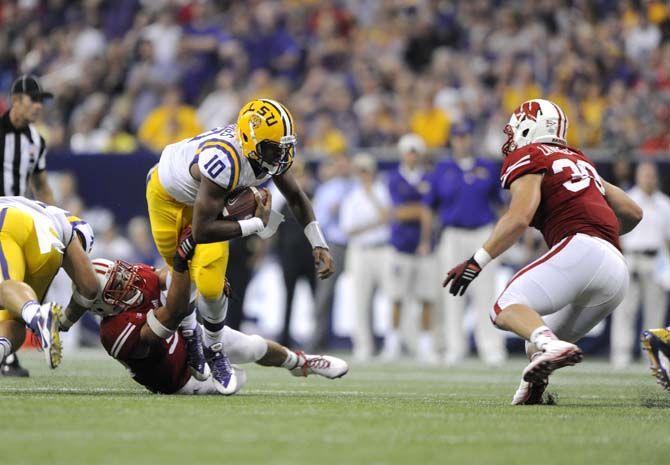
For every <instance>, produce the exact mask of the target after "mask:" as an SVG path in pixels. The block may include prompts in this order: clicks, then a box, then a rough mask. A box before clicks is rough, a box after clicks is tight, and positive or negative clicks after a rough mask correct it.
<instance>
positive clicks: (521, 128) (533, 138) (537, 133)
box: [502, 99, 568, 156]
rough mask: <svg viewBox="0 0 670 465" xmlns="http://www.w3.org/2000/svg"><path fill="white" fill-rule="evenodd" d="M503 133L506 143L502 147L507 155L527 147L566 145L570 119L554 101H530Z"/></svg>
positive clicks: (515, 115)
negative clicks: (540, 144) (542, 144)
mask: <svg viewBox="0 0 670 465" xmlns="http://www.w3.org/2000/svg"><path fill="white" fill-rule="evenodd" d="M504 132H505V134H507V141H506V142H505V143H504V144H503V146H502V153H503V155H504V156H507V155H509V154H510V153H511V152H513V151H515V150H516V149H518V148H521V147H523V146H524V145H528V144H534V143H547V144H561V145H567V142H566V140H565V135H566V134H567V132H568V118H567V117H566V116H565V113H564V112H563V110H561V108H560V107H559V106H558V105H556V104H555V103H554V102H550V101H549V100H543V99H534V100H528V101H527V102H524V103H522V104H521V106H520V107H518V108H517V109H516V110H514V113H512V116H511V117H510V119H509V123H507V126H505V129H504Z"/></svg>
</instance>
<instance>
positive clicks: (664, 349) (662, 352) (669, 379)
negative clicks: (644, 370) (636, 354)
mask: <svg viewBox="0 0 670 465" xmlns="http://www.w3.org/2000/svg"><path fill="white" fill-rule="evenodd" d="M640 340H641V342H642V350H644V351H645V352H646V353H647V357H648V358H649V364H650V365H649V368H650V369H651V374H652V375H654V376H655V377H656V381H657V382H658V384H660V385H661V387H662V388H663V389H665V390H666V391H670V326H669V327H667V328H658V329H647V330H645V331H642V336H641V337H640Z"/></svg>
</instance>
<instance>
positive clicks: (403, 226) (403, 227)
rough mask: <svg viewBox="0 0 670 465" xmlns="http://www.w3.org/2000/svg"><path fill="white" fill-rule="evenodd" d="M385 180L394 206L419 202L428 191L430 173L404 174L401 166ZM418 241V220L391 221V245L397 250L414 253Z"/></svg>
mask: <svg viewBox="0 0 670 465" xmlns="http://www.w3.org/2000/svg"><path fill="white" fill-rule="evenodd" d="M417 174H419V173H417ZM412 178H415V179H412ZM387 182H388V188H389V194H390V195H391V203H392V204H393V206H394V207H398V206H401V205H403V204H408V203H420V202H422V200H423V198H424V197H425V196H426V195H427V194H428V192H429V191H430V173H423V174H420V175H419V176H411V175H407V174H406V170H404V169H403V167H402V166H400V167H399V168H397V169H395V170H393V171H391V172H390V173H389V175H388V178H387ZM420 241H421V224H420V223H419V221H394V222H392V223H391V245H392V246H393V247H394V248H395V249H396V250H397V251H398V252H403V253H408V254H413V253H416V249H417V247H418V246H419V242H420Z"/></svg>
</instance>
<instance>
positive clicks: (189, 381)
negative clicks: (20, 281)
mask: <svg viewBox="0 0 670 465" xmlns="http://www.w3.org/2000/svg"><path fill="white" fill-rule="evenodd" d="M93 265H94V268H95V270H96V272H97V273H98V276H99V280H100V284H101V289H102V291H101V293H100V296H99V298H98V301H97V302H96V304H94V305H93V307H92V309H91V310H92V311H94V312H96V313H99V314H102V315H104V318H103V320H102V323H101V325H100V338H101V340H102V344H103V346H104V347H105V349H106V350H107V352H108V353H109V354H110V355H111V356H112V357H114V358H115V359H117V360H118V361H119V362H121V363H122V364H123V365H125V366H126V367H128V368H129V370H130V371H131V373H132V376H133V378H134V379H135V381H137V382H138V383H140V384H142V385H143V386H145V387H146V388H147V389H149V390H150V391H152V392H157V393H163V394H217V393H221V394H233V393H235V392H237V391H239V389H240V388H241V387H242V385H243V384H244V382H245V380H246V376H245V375H244V372H243V370H239V369H236V374H237V385H236V386H235V388H234V390H233V391H232V392H231V391H228V392H224V391H222V389H221V388H222V386H220V385H218V384H219V383H217V382H216V381H214V378H213V377H211V376H210V375H209V373H208V370H206V369H205V370H203V369H202V367H201V366H200V365H199V360H202V358H199V357H189V355H190V354H189V350H188V347H187V346H188V344H187V341H186V340H185V339H187V338H185V337H184V333H185V332H187V331H191V332H197V333H200V327H199V326H198V323H197V321H196V318H195V311H193V312H191V313H190V314H189V315H187V316H186V318H183V316H184V315H183V314H180V312H179V311H175V306H180V307H182V308H187V309H188V308H189V305H188V299H186V300H178V299H176V297H177V296H183V295H186V296H189V295H190V280H189V277H188V268H187V267H183V268H181V269H180V268H179V267H177V266H175V267H174V271H175V272H174V273H173V275H172V285H171V286H167V285H166V284H167V276H168V273H167V268H163V269H160V270H155V269H154V268H153V267H151V266H148V265H143V264H134V265H131V264H128V263H126V262H123V261H121V260H117V261H115V262H112V261H110V260H105V259H96V260H93ZM166 287H169V291H168V295H167V301H166V304H165V306H161V291H162V290H164V289H166ZM227 292H228V293H229V290H227ZM166 311H167V312H168V313H172V314H173V317H172V318H168V319H165V318H161V321H157V319H156V315H157V314H158V312H166ZM166 321H167V322H166ZM180 321H181V324H180V323H179V322H180ZM177 325H179V326H180V329H179V330H176V331H175V330H171V329H169V327H171V328H176V327H177ZM200 340H201V339H200ZM223 345H224V347H225V348H226V352H227V354H228V357H229V359H230V360H231V361H232V362H234V363H250V362H256V363H258V364H260V365H264V366H276V367H284V368H287V369H288V370H290V371H291V373H292V374H293V375H294V376H308V375H310V374H318V375H321V376H324V377H327V378H331V379H332V378H339V377H341V376H344V375H345V374H346V373H347V371H348V366H347V364H346V362H345V361H344V360H341V359H339V358H336V357H332V356H328V355H323V356H321V355H308V354H304V353H302V352H294V351H292V350H289V349H288V348H286V347H283V346H281V345H279V344H278V343H276V342H273V341H267V340H265V339H263V338H262V337H260V336H257V335H251V336H250V335H246V334H243V333H240V332H238V331H235V330H233V329H230V328H228V327H224V344H223ZM205 368H206V365H205Z"/></svg>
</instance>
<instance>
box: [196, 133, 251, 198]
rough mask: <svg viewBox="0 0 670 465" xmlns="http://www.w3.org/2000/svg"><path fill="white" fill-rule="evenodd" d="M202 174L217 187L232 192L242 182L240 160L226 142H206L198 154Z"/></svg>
mask: <svg viewBox="0 0 670 465" xmlns="http://www.w3.org/2000/svg"><path fill="white" fill-rule="evenodd" d="M197 156H198V168H199V169H200V174H201V175H202V176H204V177H206V178H207V179H209V180H210V181H212V182H214V184H216V185H217V186H219V187H221V188H223V189H226V190H230V191H232V190H233V189H235V188H236V187H237V185H238V183H239V180H240V169H241V166H240V158H239V155H238V154H237V152H236V151H235V150H234V149H233V148H232V146H230V145H229V144H226V143H225V142H216V141H207V142H204V143H203V144H202V145H201V146H200V149H199V153H198V155H197Z"/></svg>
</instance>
